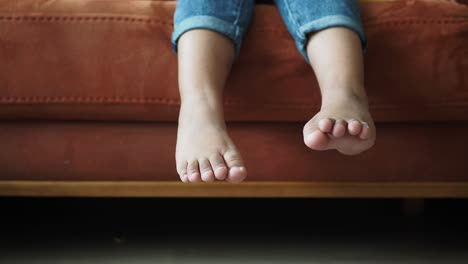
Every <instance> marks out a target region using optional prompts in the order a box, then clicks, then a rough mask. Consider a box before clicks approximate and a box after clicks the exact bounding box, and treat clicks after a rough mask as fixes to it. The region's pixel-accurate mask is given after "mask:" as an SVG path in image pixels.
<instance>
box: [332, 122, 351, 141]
mask: <svg viewBox="0 0 468 264" xmlns="http://www.w3.org/2000/svg"><path fill="white" fill-rule="evenodd" d="M347 126H348V125H347V124H346V121H344V120H342V119H339V120H336V122H335V125H334V126H333V132H332V135H333V136H334V137H337V138H339V137H342V136H344V135H345V133H346V127H347Z"/></svg>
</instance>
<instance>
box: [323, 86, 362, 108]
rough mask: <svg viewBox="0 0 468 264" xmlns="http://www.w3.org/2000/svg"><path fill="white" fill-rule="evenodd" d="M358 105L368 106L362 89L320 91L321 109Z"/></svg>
mask: <svg viewBox="0 0 468 264" xmlns="http://www.w3.org/2000/svg"><path fill="white" fill-rule="evenodd" d="M350 102H351V103H359V104H360V105H363V106H366V107H367V106H368V100H367V95H366V92H365V90H364V88H360V89H329V90H327V91H322V107H323V106H328V105H336V104H346V103H350Z"/></svg>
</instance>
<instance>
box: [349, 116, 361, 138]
mask: <svg viewBox="0 0 468 264" xmlns="http://www.w3.org/2000/svg"><path fill="white" fill-rule="evenodd" d="M361 130H362V124H361V122H359V121H357V120H356V119H351V120H349V121H348V132H349V134H350V135H352V136H356V135H359V133H361Z"/></svg>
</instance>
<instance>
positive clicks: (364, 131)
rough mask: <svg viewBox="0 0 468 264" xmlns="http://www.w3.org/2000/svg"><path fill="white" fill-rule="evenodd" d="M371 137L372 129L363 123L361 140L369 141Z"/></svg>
mask: <svg viewBox="0 0 468 264" xmlns="http://www.w3.org/2000/svg"><path fill="white" fill-rule="evenodd" d="M369 137H370V127H369V124H367V123H366V122H362V131H361V133H360V134H359V138H360V139H368V138H369Z"/></svg>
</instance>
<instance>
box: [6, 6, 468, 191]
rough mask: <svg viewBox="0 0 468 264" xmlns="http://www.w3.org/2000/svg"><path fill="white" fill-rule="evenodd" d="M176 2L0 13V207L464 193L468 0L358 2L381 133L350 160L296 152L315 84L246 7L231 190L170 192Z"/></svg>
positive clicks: (233, 80)
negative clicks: (89, 200) (241, 178)
mask: <svg viewBox="0 0 468 264" xmlns="http://www.w3.org/2000/svg"><path fill="white" fill-rule="evenodd" d="M175 5H176V3H175V1H157V0H153V1H151V0H139V1H133V0H83V1H67V0H54V1H50V0H22V1H1V2H0V120H1V122H0V148H1V151H0V196H104V197H422V198H424V197H468V158H467V156H468V4H467V1H449V0H426V1H423V0H414V1H370V0H368V1H361V6H362V13H363V20H364V24H365V28H366V32H367V36H368V39H369V46H368V50H367V53H366V85H367V91H368V95H369V100H370V105H371V112H372V114H373V116H374V118H375V120H376V125H377V130H378V135H377V141H376V145H375V146H374V147H373V148H372V149H371V150H369V151H367V152H365V153H363V154H361V155H358V156H344V155H341V154H339V153H337V152H334V151H326V152H317V151H312V150H310V149H308V148H306V147H305V146H304V144H303V141H302V126H303V125H304V124H305V122H306V121H307V120H308V119H309V118H310V117H311V116H313V115H314V113H315V112H316V111H317V110H318V109H319V106H320V93H319V89H318V87H317V83H316V80H315V77H314V75H313V72H312V71H311V70H310V69H309V66H308V65H307V64H306V63H305V62H304V61H303V60H302V58H301V56H300V55H299V53H298V52H297V51H296V49H295V46H294V43H293V40H292V38H291V37H290V35H289V33H288V32H287V30H286V28H285V26H284V25H283V23H282V21H281V19H280V16H279V14H278V12H277V10H276V8H275V7H274V6H269V5H259V6H257V9H256V13H255V18H254V21H253V24H252V26H251V28H250V30H249V32H248V34H247V36H246V39H245V42H244V45H243V48H242V51H241V56H240V58H239V59H238V60H237V61H236V63H235V65H234V68H233V71H232V75H231V77H230V79H229V81H228V85H227V87H226V90H225V108H226V118H227V120H228V127H229V131H230V133H231V136H232V137H233V139H234V141H235V142H236V143H237V146H238V147H239V149H240V151H241V153H242V154H243V156H244V158H245V161H246V164H247V166H248V169H249V177H248V179H247V181H246V182H244V183H241V184H226V183H213V184H182V183H180V182H179V179H178V175H177V173H176V170H175V159H174V150H175V143H176V128H177V123H176V122H177V115H178V109H179V94H178V87H177V62H176V55H175V54H174V53H173V51H172V50H171V45H170V35H171V32H172V29H173V25H172V16H173V12H174V9H175ZM194 136H196V135H194Z"/></svg>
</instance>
